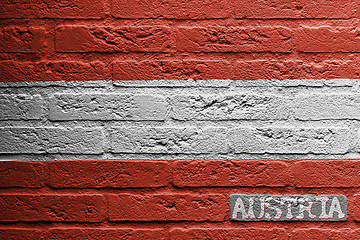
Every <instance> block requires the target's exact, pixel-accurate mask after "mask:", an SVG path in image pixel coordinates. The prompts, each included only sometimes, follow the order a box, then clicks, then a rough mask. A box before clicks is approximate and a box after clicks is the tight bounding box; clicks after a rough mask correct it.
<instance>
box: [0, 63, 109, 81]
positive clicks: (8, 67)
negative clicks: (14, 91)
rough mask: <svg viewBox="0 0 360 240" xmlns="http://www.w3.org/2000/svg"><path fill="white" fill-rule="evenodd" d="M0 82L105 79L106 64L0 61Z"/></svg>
mask: <svg viewBox="0 0 360 240" xmlns="http://www.w3.org/2000/svg"><path fill="white" fill-rule="evenodd" d="M0 71H1V72H2V73H4V74H2V75H0V81H1V82H18V81H22V82H25V81H79V80H80V81H88V80H107V79H110V76H109V75H108V74H107V70H106V66H105V64H104V63H101V62H90V63H86V62H80V61H40V62H18V61H1V62H0Z"/></svg>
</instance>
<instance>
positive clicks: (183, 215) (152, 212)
mask: <svg viewBox="0 0 360 240" xmlns="http://www.w3.org/2000/svg"><path fill="white" fill-rule="evenodd" d="M109 201H110V202H111V203H112V204H111V205H110V206H109V210H110V213H109V220H110V221H210V222H212V221H222V220H223V219H224V218H225V216H224V212H225V211H224V210H225V208H226V205H227V204H226V200H225V196H223V195H219V194H202V195H198V194H196V195H195V194H154V195H153V194H151V195H150V194H147V195H138V194H121V195H110V196H109ZM214 205H215V206H217V207H216V208H214ZM144 206H146V207H147V208H146V211H144Z"/></svg>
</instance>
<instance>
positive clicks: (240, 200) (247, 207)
mask: <svg viewBox="0 0 360 240" xmlns="http://www.w3.org/2000/svg"><path fill="white" fill-rule="evenodd" d="M230 214H231V220H237V221H346V219H347V202H346V196H343V195H341V196H327V195H320V196H315V195H283V196H282V195H244V194H231V195H230Z"/></svg>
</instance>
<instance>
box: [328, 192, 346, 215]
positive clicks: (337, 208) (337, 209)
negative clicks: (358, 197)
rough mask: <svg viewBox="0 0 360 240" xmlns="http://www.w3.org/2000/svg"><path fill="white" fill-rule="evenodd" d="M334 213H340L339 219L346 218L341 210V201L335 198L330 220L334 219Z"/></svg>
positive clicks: (330, 211) (331, 207)
mask: <svg viewBox="0 0 360 240" xmlns="http://www.w3.org/2000/svg"><path fill="white" fill-rule="evenodd" d="M334 212H337V213H338V218H340V219H342V218H344V217H345V214H344V213H343V212H342V210H341V205H340V202H339V199H338V198H337V197H334V198H333V199H332V201H331V205H330V210H329V218H333V217H334Z"/></svg>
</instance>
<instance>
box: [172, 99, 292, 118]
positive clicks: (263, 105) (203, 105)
mask: <svg viewBox="0 0 360 240" xmlns="http://www.w3.org/2000/svg"><path fill="white" fill-rule="evenodd" d="M170 102H171V117H172V118H173V119H176V120H181V121H185V120H208V121H218V120H240V119H252V120H255V119H256V120H270V119H288V118H289V117H290V116H291V107H290V101H289V100H288V99H286V98H283V97H279V96H276V95H268V94H262V95H259V94H236V95H234V94H232V95H229V94H226V95H223V94H216V95H203V94H202V95H200V94H194V95H175V96H173V97H171V98H170Z"/></svg>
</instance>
